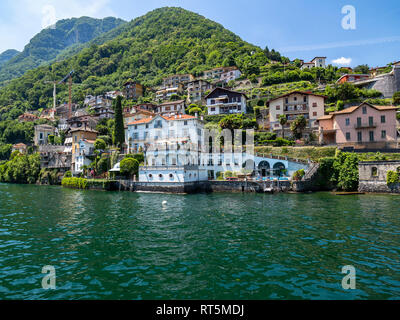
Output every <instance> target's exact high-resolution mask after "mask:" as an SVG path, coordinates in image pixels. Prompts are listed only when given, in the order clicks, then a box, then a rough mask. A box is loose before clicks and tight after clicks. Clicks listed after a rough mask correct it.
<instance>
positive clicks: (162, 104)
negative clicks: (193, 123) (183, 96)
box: [160, 100, 185, 106]
mask: <svg viewBox="0 0 400 320" xmlns="http://www.w3.org/2000/svg"><path fill="white" fill-rule="evenodd" d="M183 102H185V100H177V101H169V102H164V103H161V104H160V106H167V105H169V104H180V103H183Z"/></svg>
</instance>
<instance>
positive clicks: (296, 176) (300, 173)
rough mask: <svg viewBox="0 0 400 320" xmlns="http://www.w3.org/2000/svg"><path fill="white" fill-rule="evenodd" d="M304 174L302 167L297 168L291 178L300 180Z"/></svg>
mask: <svg viewBox="0 0 400 320" xmlns="http://www.w3.org/2000/svg"><path fill="white" fill-rule="evenodd" d="M305 175H306V172H305V171H304V169H300V170H297V171H296V172H295V173H294V174H293V180H295V181H300V180H301V179H303V178H304V176H305Z"/></svg>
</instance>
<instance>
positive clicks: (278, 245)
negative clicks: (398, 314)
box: [0, 184, 400, 300]
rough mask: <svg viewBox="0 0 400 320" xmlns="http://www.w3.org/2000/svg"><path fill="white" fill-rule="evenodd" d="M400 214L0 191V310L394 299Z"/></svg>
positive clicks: (197, 198)
mask: <svg viewBox="0 0 400 320" xmlns="http://www.w3.org/2000/svg"><path fill="white" fill-rule="evenodd" d="M164 201H167V204H166V205H163V204H162V203H163V202H164ZM399 203H400V197H399V196H394V195H362V196H361V195H360V196H348V197H340V196H334V195H331V194H329V193H316V194H278V195H262V194H211V195H205V194H198V195H187V196H183V195H166V194H165V195H164V194H162V195H160V194H135V193H129V192H121V193H118V192H115V193H112V192H110V193H106V192H96V191H77V190H70V189H63V188H60V187H38V186H26V185H6V184H0V299H261V300H265V299H400V208H399ZM46 265H51V266H54V268H55V270H56V290H44V289H42V286H41V282H42V278H43V276H44V274H42V273H41V271H42V268H43V266H46ZM346 265H352V266H354V267H355V268H356V270H357V275H356V280H357V289H356V290H350V291H346V290H344V289H343V288H342V278H343V277H344V276H345V275H343V274H342V273H341V270H342V267H343V266H346Z"/></svg>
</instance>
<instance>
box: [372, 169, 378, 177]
mask: <svg viewBox="0 0 400 320" xmlns="http://www.w3.org/2000/svg"><path fill="white" fill-rule="evenodd" d="M371 176H372V177H377V176H378V168H376V167H373V168H372V169H371Z"/></svg>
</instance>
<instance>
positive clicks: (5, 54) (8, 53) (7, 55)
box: [0, 49, 20, 68]
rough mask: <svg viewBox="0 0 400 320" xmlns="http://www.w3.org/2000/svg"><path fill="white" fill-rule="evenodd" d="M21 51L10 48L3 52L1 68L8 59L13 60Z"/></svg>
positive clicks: (0, 57)
mask: <svg viewBox="0 0 400 320" xmlns="http://www.w3.org/2000/svg"><path fill="white" fill-rule="evenodd" d="M19 53H20V52H19V51H18V50H14V49H10V50H7V51H4V52H3V53H1V54H0V68H1V66H2V65H3V64H5V63H6V62H7V61H9V60H11V59H12V58H14V57H15V56H16V55H17V54H19Z"/></svg>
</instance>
